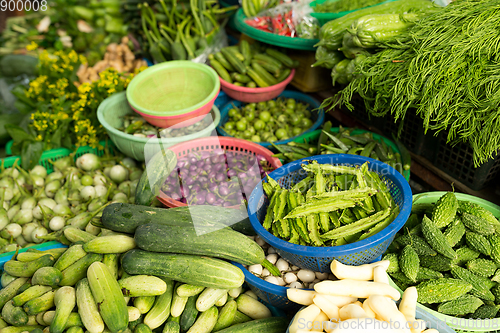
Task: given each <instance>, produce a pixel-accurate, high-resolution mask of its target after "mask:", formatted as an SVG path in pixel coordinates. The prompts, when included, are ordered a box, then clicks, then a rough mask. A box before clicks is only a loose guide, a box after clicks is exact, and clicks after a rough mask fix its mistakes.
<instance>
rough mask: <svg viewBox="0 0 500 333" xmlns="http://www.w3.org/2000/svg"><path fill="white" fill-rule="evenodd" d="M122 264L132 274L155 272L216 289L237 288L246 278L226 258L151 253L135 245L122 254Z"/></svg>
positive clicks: (158, 274) (155, 273) (152, 273)
mask: <svg viewBox="0 0 500 333" xmlns="http://www.w3.org/2000/svg"><path fill="white" fill-rule="evenodd" d="M122 266H123V269H124V270H125V271H126V272H127V273H128V274H131V275H138V274H143V275H155V276H160V277H167V278H171V279H175V280H177V281H180V282H184V283H189V284H193V285H199V286H204V287H211V288H219V289H233V288H237V287H239V286H241V285H242V284H243V282H244V280H245V276H244V275H243V272H242V271H241V270H240V269H239V268H237V267H235V266H233V265H231V264H229V263H227V262H225V261H222V260H219V259H214V258H209V257H200V256H192V255H184V254H165V253H152V252H147V251H143V250H137V249H134V250H131V251H129V252H127V253H126V254H125V255H124V256H123V259H122Z"/></svg>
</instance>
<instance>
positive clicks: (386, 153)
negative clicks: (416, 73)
mask: <svg viewBox="0 0 500 333" xmlns="http://www.w3.org/2000/svg"><path fill="white" fill-rule="evenodd" d="M331 128H332V123H331V122H329V121H328V122H326V123H325V124H324V126H323V130H322V132H321V134H320V136H319V138H318V139H317V140H314V141H311V142H303V143H301V142H294V141H292V142H289V143H287V144H283V145H277V146H275V148H276V150H278V152H279V153H278V154H275V155H274V157H277V158H279V159H282V160H284V161H285V163H289V162H293V161H296V160H300V159H302V158H306V157H312V156H315V155H325V154H351V155H360V156H364V157H371V158H373V159H376V160H379V161H381V162H384V163H387V164H389V165H390V166H392V167H393V168H395V169H396V170H398V171H399V173H401V174H403V173H404V171H405V170H410V163H411V157H410V154H409V153H408V151H407V150H406V148H405V147H404V146H403V145H402V144H401V143H400V142H399V141H397V140H396V143H397V146H398V151H395V150H394V149H393V148H392V147H391V146H390V145H388V144H387V143H386V141H385V140H384V139H382V138H381V137H379V138H378V139H375V138H374V137H373V134H372V133H370V132H365V133H362V134H353V133H352V132H353V130H352V129H347V128H343V127H342V126H340V127H339V131H338V132H337V133H335V132H332V131H331ZM400 152H401V153H400Z"/></svg>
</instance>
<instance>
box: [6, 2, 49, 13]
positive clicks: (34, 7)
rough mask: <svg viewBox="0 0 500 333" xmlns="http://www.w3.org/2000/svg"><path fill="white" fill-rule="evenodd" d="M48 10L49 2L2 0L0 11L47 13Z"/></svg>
mask: <svg viewBox="0 0 500 333" xmlns="http://www.w3.org/2000/svg"><path fill="white" fill-rule="evenodd" d="M47 9H48V6H47V0H1V1H0V11H2V12H6V11H9V12H13V11H19V12H20V11H24V10H25V11H35V12H38V11H42V12H44V11H46V10H47Z"/></svg>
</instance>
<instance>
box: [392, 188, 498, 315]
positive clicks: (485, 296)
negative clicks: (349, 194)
mask: <svg viewBox="0 0 500 333" xmlns="http://www.w3.org/2000/svg"><path fill="white" fill-rule="evenodd" d="M499 232H500V222H499V221H498V219H497V218H496V217H495V216H494V215H493V214H492V213H491V212H490V211H488V210H487V209H485V208H483V207H481V206H479V205H478V204H476V203H473V202H469V201H461V200H460V201H459V200H457V197H456V196H455V194H454V193H453V192H447V193H446V194H444V195H443V196H442V197H441V198H440V199H439V200H438V201H437V202H436V203H435V204H426V203H425V204H424V203H419V202H418V197H417V199H416V201H415V203H414V204H413V207H412V215H411V216H410V218H409V219H408V222H406V224H405V226H404V227H403V229H401V231H400V232H399V233H398V234H397V236H396V238H395V239H394V242H393V243H392V244H391V245H390V247H389V249H388V250H387V252H386V254H385V255H384V258H383V259H384V260H389V261H390V263H391V264H390V265H389V268H388V269H387V272H388V273H389V274H390V276H391V277H392V279H393V281H394V282H395V283H396V284H397V285H398V286H399V287H400V288H401V289H405V288H407V287H408V286H416V288H417V290H418V291H419V297H418V301H419V303H421V304H424V305H425V306H427V307H429V308H432V309H433V310H436V311H438V312H440V313H443V314H446V315H451V316H454V317H465V318H474V319H491V318H496V317H497V313H498V311H499V309H500V303H499V300H500V284H499V283H500V270H499V269H498V268H497V267H498V265H499V264H500V252H499V251H500V234H499Z"/></svg>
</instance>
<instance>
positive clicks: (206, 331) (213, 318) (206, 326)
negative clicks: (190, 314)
mask: <svg viewBox="0 0 500 333" xmlns="http://www.w3.org/2000/svg"><path fill="white" fill-rule="evenodd" d="M218 316H219V310H218V309H217V307H216V306H212V307H211V308H210V309H208V310H207V311H205V312H202V313H201V314H200V316H199V317H198V319H196V321H195V323H194V324H193V326H191V328H190V329H189V330H188V331H187V333H210V332H212V330H213V328H214V326H215V324H216V323H217V318H218Z"/></svg>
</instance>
